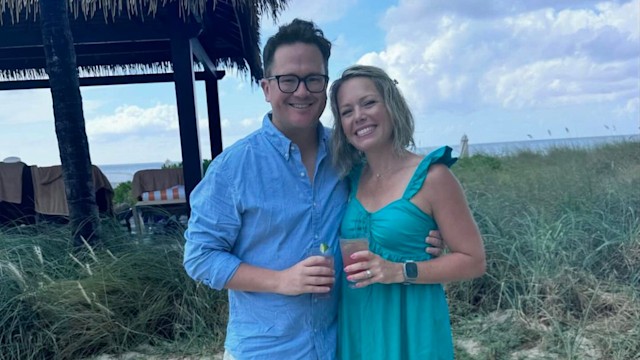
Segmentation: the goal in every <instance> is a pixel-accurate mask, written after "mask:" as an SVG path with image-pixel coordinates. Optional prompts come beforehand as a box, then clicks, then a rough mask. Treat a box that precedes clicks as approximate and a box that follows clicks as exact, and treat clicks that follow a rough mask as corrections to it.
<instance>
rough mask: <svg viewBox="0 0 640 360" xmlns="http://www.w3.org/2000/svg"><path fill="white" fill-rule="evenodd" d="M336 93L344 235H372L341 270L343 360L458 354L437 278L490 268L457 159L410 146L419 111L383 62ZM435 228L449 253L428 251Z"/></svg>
mask: <svg viewBox="0 0 640 360" xmlns="http://www.w3.org/2000/svg"><path fill="white" fill-rule="evenodd" d="M330 97H331V110H332V111H333V116H334V119H335V124H334V129H333V131H334V133H333V138H332V148H333V156H334V163H335V165H336V167H337V168H338V169H339V170H340V171H341V174H342V175H343V176H347V175H348V177H349V181H350V184H351V194H350V196H349V205H348V207H347V210H346V213H345V216H344V219H343V221H342V224H341V227H340V235H341V236H342V237H347V238H355V237H367V238H368V239H369V250H368V251H361V252H357V253H355V254H353V255H352V258H353V259H355V260H358V261H359V262H357V263H355V264H353V265H350V266H347V267H345V269H344V270H345V273H346V276H347V278H343V280H342V281H343V284H342V295H341V301H340V312H339V314H340V315H339V341H338V343H339V345H338V353H339V355H340V357H341V358H342V359H344V360H357V359H408V360H411V359H421V360H422V359H453V342H452V339H451V327H450V323H449V309H448V305H447V301H446V296H445V292H444V289H443V287H442V285H441V284H442V283H446V282H450V281H458V280H464V279H471V278H475V277H478V276H481V275H482V274H484V271H485V254H484V247H483V244H482V238H481V236H480V233H479V231H478V227H477V226H476V223H475V221H474V220H473V218H472V215H471V211H470V210H469V206H468V204H467V201H466V199H465V196H464V193H463V191H462V188H461V187H460V184H459V183H458V181H457V179H456V178H455V176H454V175H453V174H452V173H451V172H450V171H449V168H448V167H449V166H451V165H452V164H453V163H454V162H455V161H456V159H455V158H452V157H451V148H449V147H441V148H439V149H437V150H435V151H433V152H432V153H430V154H428V155H427V156H424V157H423V156H421V155H418V154H415V153H413V152H411V151H409V150H408V148H410V147H411V148H413V147H414V141H413V131H414V123H413V117H412V115H411V112H410V110H409V108H408V106H407V103H406V101H405V100H404V98H403V97H402V95H401V94H400V92H399V90H398V88H397V87H396V84H395V83H394V81H393V80H392V79H391V78H389V76H388V75H387V74H386V73H385V72H384V71H383V70H381V69H379V68H376V67H372V66H360V65H357V66H352V67H350V68H348V69H347V70H345V71H344V72H343V74H342V76H341V78H340V79H338V80H337V81H335V82H334V83H333V85H332V86H331V91H330ZM434 229H439V230H440V233H441V234H442V238H444V239H447V245H448V247H449V249H450V252H449V253H447V254H445V255H442V256H440V257H438V258H433V259H431V258H432V257H431V255H429V254H428V253H425V252H424V238H425V236H426V234H428V233H429V231H430V230H434ZM400 239H401V240H400ZM347 281H350V282H356V285H355V286H352V287H350V286H346V285H347Z"/></svg>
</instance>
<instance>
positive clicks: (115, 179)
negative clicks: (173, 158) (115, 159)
mask: <svg viewBox="0 0 640 360" xmlns="http://www.w3.org/2000/svg"><path fill="white" fill-rule="evenodd" d="M162 165H164V162H151V163H138V164H110V165H97V166H98V167H99V168H100V170H102V172H103V173H104V175H105V176H106V177H107V179H109V182H110V183H111V186H113V188H115V187H116V186H118V184H120V183H123V182H126V181H131V180H133V174H135V173H136V172H137V171H139V170H147V169H161V168H162Z"/></svg>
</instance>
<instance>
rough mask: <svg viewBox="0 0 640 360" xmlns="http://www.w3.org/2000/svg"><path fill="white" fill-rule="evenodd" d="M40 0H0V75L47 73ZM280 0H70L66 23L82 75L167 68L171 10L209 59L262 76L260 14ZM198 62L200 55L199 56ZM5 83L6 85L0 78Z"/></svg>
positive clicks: (25, 77) (30, 77) (36, 76)
mask: <svg viewBox="0 0 640 360" xmlns="http://www.w3.org/2000/svg"><path fill="white" fill-rule="evenodd" d="M38 1H39V0H0V15H1V16H0V81H2V82H5V81H7V80H34V79H43V78H46V75H45V73H44V68H45V60H44V52H43V51H42V35H41V33H40V26H39V21H38V17H39V14H38V13H39V10H38V9H39V6H38ZM284 3H285V1H275V0H82V1H81V0H71V9H70V11H71V12H72V21H71V29H72V32H73V36H74V42H75V48H76V54H77V63H78V67H79V69H80V70H81V74H82V75H84V76H106V75H128V74H141V73H142V74H157V73H167V72H171V47H170V46H171V44H170V39H171V35H172V32H174V31H175V30H176V29H175V27H174V26H172V25H171V21H172V18H173V17H179V18H180V19H181V20H182V22H183V24H182V26H181V27H182V30H183V31H185V32H188V33H189V35H190V36H192V37H195V38H196V39H197V40H198V42H199V43H200V45H201V46H202V50H204V52H205V53H206V54H207V55H208V57H209V60H210V61H211V63H212V65H214V66H232V67H235V68H237V69H238V70H240V71H245V70H249V72H250V74H251V77H252V78H253V80H257V79H259V78H261V77H262V70H261V60H260V47H259V19H260V16H262V15H263V14H264V13H265V12H269V13H270V14H271V15H272V16H275V15H277V13H278V12H279V11H280V10H282V7H283V5H284ZM199 61H200V63H202V60H200V59H199ZM4 86H7V85H4Z"/></svg>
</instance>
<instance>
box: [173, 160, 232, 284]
mask: <svg viewBox="0 0 640 360" xmlns="http://www.w3.org/2000/svg"><path fill="white" fill-rule="evenodd" d="M221 158H222V157H221V156H220V157H218V158H217V159H216V160H217V161H216V160H214V161H213V162H212V163H211V164H210V166H209V169H208V170H207V174H206V175H205V177H204V178H203V179H202V181H201V182H200V183H199V184H198V185H197V186H196V188H195V189H194V190H193V192H192V193H191V196H190V203H191V216H190V218H189V225H188V227H187V230H186V231H185V234H184V237H185V240H186V243H185V249H184V260H183V264H184V268H185V270H186V271H187V274H189V276H190V277H191V278H193V279H194V280H196V281H200V282H202V283H203V284H205V285H207V286H209V287H211V288H214V289H217V290H220V289H222V288H224V286H225V285H226V284H227V282H228V281H229V280H230V279H231V278H232V277H233V275H234V274H235V272H236V270H237V269H238V267H239V266H240V263H241V261H240V259H239V258H238V257H237V256H235V255H233V254H232V253H231V250H232V248H233V246H234V244H235V241H236V239H237V236H238V232H239V230H240V226H241V225H242V221H241V216H240V211H239V209H238V206H237V202H238V194H237V192H236V191H235V188H234V185H233V183H232V182H231V181H230V180H229V179H230V174H229V171H228V170H229V169H226V168H225V166H224V162H223V161H222V159H221Z"/></svg>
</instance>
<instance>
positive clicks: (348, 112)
mask: <svg viewBox="0 0 640 360" xmlns="http://www.w3.org/2000/svg"><path fill="white" fill-rule="evenodd" d="M349 114H351V110H345V111H343V112H342V113H340V116H342V117H345V116H349Z"/></svg>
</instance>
